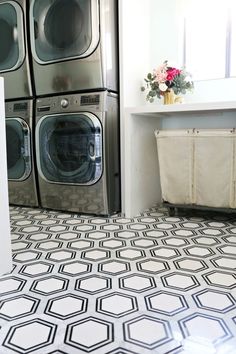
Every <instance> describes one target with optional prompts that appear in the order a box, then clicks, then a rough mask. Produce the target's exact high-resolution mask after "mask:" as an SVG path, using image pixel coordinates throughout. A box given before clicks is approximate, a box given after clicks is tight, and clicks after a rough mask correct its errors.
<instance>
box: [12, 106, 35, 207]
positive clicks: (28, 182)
mask: <svg viewBox="0 0 236 354" xmlns="http://www.w3.org/2000/svg"><path fill="white" fill-rule="evenodd" d="M5 108H6V140H7V168H8V187H9V202H10V204H15V205H22V206H38V196H37V188H36V177H35V169H34V151H33V144H32V142H33V141H32V140H33V139H32V135H33V100H21V101H11V102H6V104H5Z"/></svg>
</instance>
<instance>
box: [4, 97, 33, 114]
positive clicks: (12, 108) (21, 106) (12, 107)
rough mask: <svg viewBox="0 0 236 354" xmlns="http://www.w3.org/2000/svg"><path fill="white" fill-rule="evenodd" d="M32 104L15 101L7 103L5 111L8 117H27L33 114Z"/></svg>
mask: <svg viewBox="0 0 236 354" xmlns="http://www.w3.org/2000/svg"><path fill="white" fill-rule="evenodd" d="M31 108H32V102H30V101H17V102H16V101H15V102H6V104H5V110H6V117H21V118H25V117H27V116H28V115H29V114H32V113H30V112H31Z"/></svg>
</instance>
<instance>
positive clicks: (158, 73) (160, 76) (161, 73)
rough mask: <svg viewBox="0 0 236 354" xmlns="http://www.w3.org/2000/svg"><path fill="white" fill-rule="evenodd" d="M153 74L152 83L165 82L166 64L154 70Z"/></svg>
mask: <svg viewBox="0 0 236 354" xmlns="http://www.w3.org/2000/svg"><path fill="white" fill-rule="evenodd" d="M153 74H154V76H155V79H154V81H156V82H158V83H160V82H165V81H166V78H167V72H166V64H162V65H160V66H159V67H158V68H157V69H154V70H153Z"/></svg>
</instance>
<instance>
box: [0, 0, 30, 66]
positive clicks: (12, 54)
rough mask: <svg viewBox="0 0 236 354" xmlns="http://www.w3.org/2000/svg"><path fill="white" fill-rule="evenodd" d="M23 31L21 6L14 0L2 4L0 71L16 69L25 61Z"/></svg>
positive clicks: (0, 6)
mask: <svg viewBox="0 0 236 354" xmlns="http://www.w3.org/2000/svg"><path fill="white" fill-rule="evenodd" d="M23 31H24V27H23V14H22V10H21V7H20V6H19V5H18V4H17V3H15V2H12V1H7V2H4V3H2V4H0V33H1V40H0V72H4V71H12V70H15V69H17V68H18V67H19V66H20V65H21V64H22V62H23V61H24V56H25V49H24V33H23Z"/></svg>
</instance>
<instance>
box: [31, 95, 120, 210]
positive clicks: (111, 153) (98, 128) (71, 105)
mask: <svg viewBox="0 0 236 354" xmlns="http://www.w3.org/2000/svg"><path fill="white" fill-rule="evenodd" d="M118 125H119V119H118V99H117V96H116V95H115V94H112V93H108V92H107V91H103V92H95V93H83V94H74V95H63V96H56V97H47V98H46V97H45V98H39V99H37V101H36V158H37V169H38V181H39V193H40V200H41V206H42V207H44V208H49V209H56V210H64V211H73V212H78V213H88V214H97V215H98V214H99V215H109V214H112V213H114V212H117V211H119V210H120V168H119V129H118Z"/></svg>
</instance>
